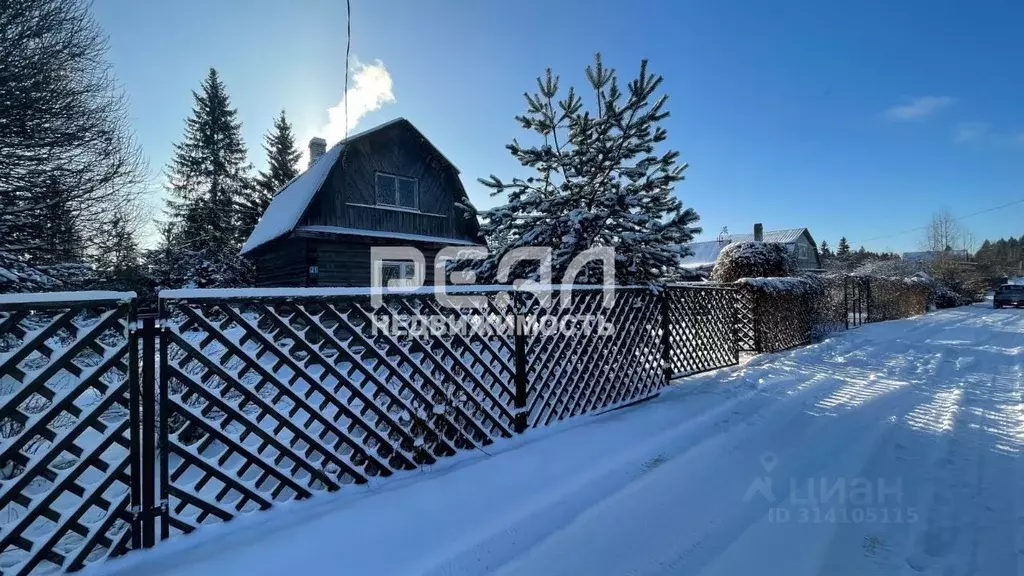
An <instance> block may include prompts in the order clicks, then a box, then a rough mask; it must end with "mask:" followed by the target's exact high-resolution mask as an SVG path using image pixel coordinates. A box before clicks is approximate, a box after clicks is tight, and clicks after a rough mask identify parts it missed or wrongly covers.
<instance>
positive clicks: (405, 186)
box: [377, 173, 418, 210]
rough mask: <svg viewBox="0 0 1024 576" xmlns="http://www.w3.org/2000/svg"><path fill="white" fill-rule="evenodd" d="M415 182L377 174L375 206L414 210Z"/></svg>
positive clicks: (415, 201) (415, 198)
mask: <svg viewBox="0 0 1024 576" xmlns="http://www.w3.org/2000/svg"><path fill="white" fill-rule="evenodd" d="M416 188H417V182H416V180H415V179H413V178H402V177H401V176H393V175H391V174H380V173H378V174H377V205H378V206H393V207H395V208H406V209H409V210H416V209H417V207H418V202H417V190H416Z"/></svg>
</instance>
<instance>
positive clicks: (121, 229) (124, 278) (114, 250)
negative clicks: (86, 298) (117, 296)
mask: <svg viewBox="0 0 1024 576" xmlns="http://www.w3.org/2000/svg"><path fill="white" fill-rule="evenodd" d="M93 265H94V266H95V267H96V270H97V272H99V274H100V277H101V278H102V279H103V281H104V283H105V284H106V285H107V286H108V287H112V288H116V289H119V290H134V289H136V288H137V286H136V284H137V282H138V279H139V276H140V269H139V266H140V252H139V245H138V243H137V242H136V240H135V227H134V226H133V221H132V219H131V218H130V217H129V216H128V215H126V214H115V215H113V217H112V218H111V219H110V222H109V225H108V228H107V235H106V236H105V238H104V240H103V241H102V242H101V244H100V246H99V249H98V250H97V251H96V256H95V258H94V259H93Z"/></svg>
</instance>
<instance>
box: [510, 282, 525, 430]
mask: <svg viewBox="0 0 1024 576" xmlns="http://www.w3.org/2000/svg"><path fill="white" fill-rule="evenodd" d="M524 307H525V306H524V302H523V295H522V293H520V292H518V291H517V292H513V293H512V313H513V314H514V317H515V328H514V330H515V332H514V334H515V336H514V340H515V367H516V374H515V383H516V397H515V430H516V434H522V433H523V432H526V427H527V421H526V416H527V414H526V401H527V395H526V334H525V333H524V326H525V324H526V323H525V322H524V321H523V315H522V311H523V309H524Z"/></svg>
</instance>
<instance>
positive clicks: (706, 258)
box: [682, 240, 729, 269]
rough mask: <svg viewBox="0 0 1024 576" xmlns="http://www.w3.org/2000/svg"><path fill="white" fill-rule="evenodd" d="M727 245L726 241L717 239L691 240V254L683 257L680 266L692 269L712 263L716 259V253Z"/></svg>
mask: <svg viewBox="0 0 1024 576" xmlns="http://www.w3.org/2000/svg"><path fill="white" fill-rule="evenodd" d="M728 245H729V243H728V242H725V241H722V242H719V241H718V240H712V241H710V242H691V243H690V245H689V248H690V252H692V254H690V255H689V256H687V257H686V258H683V262H682V266H683V268H687V269H693V268H700V267H702V266H707V265H713V264H714V263H715V261H716V260H718V253H719V252H721V251H722V248H725V247H726V246H728Z"/></svg>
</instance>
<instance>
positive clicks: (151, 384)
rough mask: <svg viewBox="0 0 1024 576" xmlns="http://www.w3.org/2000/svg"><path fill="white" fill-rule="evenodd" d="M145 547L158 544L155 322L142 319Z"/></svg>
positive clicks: (143, 513)
mask: <svg viewBox="0 0 1024 576" xmlns="http://www.w3.org/2000/svg"><path fill="white" fill-rule="evenodd" d="M141 320H142V481H143V484H142V547H143V548H151V547H153V546H154V545H155V544H156V538H155V536H154V534H155V526H154V525H155V514H154V513H155V508H156V506H155V498H154V492H155V490H156V470H155V469H156V466H155V460H156V455H155V451H156V441H155V440H156V438H155V436H156V430H155V426H156V424H157V422H156V397H155V394H154V390H155V389H156V370H155V366H154V365H155V364H156V318H155V317H154V316H153V315H147V316H144V317H143V318H142V319H141Z"/></svg>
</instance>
